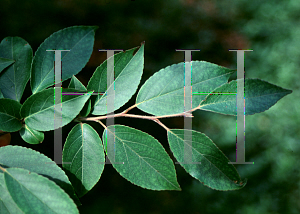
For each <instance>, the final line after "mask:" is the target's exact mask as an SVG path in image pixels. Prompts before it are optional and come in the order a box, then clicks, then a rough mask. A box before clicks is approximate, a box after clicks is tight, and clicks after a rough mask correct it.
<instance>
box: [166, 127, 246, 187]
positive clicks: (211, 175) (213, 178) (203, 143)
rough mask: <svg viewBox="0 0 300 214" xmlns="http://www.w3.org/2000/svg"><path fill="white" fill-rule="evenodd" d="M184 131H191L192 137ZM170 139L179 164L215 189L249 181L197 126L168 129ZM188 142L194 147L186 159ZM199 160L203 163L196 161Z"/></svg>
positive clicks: (188, 132) (241, 185) (241, 184)
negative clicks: (243, 179)
mask: <svg viewBox="0 0 300 214" xmlns="http://www.w3.org/2000/svg"><path fill="white" fill-rule="evenodd" d="M185 132H186V134H188V135H191V136H190V137H191V139H192V141H187V140H185V139H184V134H185ZM168 141H169V144H170V148H171V151H172V152H173V154H174V156H175V158H176V159H177V160H178V162H179V163H180V165H181V166H182V167H183V168H184V169H185V170H186V171H187V172H188V173H189V174H190V175H191V176H192V177H194V178H196V179H198V180H199V181H201V183H202V184H204V185H206V186H208V187H210V188H212V189H216V190H236V189H240V188H242V187H243V186H245V185H246V183H245V182H244V181H242V180H241V178H240V176H239V174H238V172H237V171H236V169H235V167H234V166H233V165H232V164H228V162H230V161H229V160H228V158H227V157H226V156H225V155H224V154H223V153H222V151H221V150H219V148H218V147H217V146H216V145H215V144H214V143H213V142H212V140H211V139H209V138H208V137H207V136H206V135H205V134H202V133H200V132H197V131H194V130H183V129H171V130H169V131H168ZM185 145H186V146H188V147H190V148H191V150H192V156H191V157H190V158H189V160H184V152H185V151H184V147H185ZM185 161H188V162H185ZM189 162H190V163H189ZM199 162H200V163H201V164H196V163H199Z"/></svg>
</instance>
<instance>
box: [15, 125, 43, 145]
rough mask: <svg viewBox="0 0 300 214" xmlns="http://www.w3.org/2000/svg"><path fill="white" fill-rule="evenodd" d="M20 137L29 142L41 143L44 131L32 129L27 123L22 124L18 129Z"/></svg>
mask: <svg viewBox="0 0 300 214" xmlns="http://www.w3.org/2000/svg"><path fill="white" fill-rule="evenodd" d="M19 133H20V135H21V137H22V139H23V140H24V141H25V142H27V143H30V144H39V143H42V142H43V140H44V133H43V132H39V131H37V130H34V129H32V128H30V127H29V126H28V125H26V124H25V125H24V127H22V128H21V130H20V131H19Z"/></svg>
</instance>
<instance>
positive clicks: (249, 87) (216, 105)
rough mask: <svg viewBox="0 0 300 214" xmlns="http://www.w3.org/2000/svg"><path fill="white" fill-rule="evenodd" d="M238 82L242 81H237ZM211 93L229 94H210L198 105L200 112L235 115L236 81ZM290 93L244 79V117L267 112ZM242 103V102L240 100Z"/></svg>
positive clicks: (265, 83) (286, 90)
mask: <svg viewBox="0 0 300 214" xmlns="http://www.w3.org/2000/svg"><path fill="white" fill-rule="evenodd" d="M238 81H243V80H242V79H239V80H238ZM213 93H232V95H231V94H210V95H208V96H207V98H206V100H204V101H203V102H202V103H201V104H200V109H201V110H207V111H212V112H217V113H221V114H227V115H235V116H236V115H237V103H236V95H235V93H237V81H236V80H233V81H231V82H229V83H226V84H224V85H222V86H220V87H219V88H216V89H215V90H214V91H213ZM290 93H292V91H291V90H288V89H284V88H281V87H279V86H276V85H273V84H271V83H268V82H266V81H264V80H260V79H245V115H251V114H255V113H260V112H263V111H266V110H268V109H269V108H270V107H271V106H273V105H274V104H275V103H276V102H277V101H278V100H280V99H281V98H282V97H284V96H286V95H288V94H290ZM242 102H243V103H244V100H242Z"/></svg>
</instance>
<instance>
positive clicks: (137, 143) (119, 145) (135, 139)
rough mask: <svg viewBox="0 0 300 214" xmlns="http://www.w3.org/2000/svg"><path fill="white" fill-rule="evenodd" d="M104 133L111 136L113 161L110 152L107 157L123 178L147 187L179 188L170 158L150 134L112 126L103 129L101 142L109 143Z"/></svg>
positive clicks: (155, 188) (154, 188) (160, 188)
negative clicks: (112, 137) (112, 139)
mask: <svg viewBox="0 0 300 214" xmlns="http://www.w3.org/2000/svg"><path fill="white" fill-rule="evenodd" d="M113 128H114V132H113ZM107 132H108V134H113V135H114V136H115V161H113V160H112V156H111V154H110V153H108V158H109V159H110V161H111V162H112V164H113V167H114V168H115V169H116V170H117V172H118V173H119V174H120V175H121V176H123V177H124V178H125V179H126V180H128V181H130V182H131V183H133V184H135V185H138V186H140V187H143V188H146V189H151V190H181V189H180V186H179V184H178V183H177V178H176V172H175V167H174V164H173V162H172V160H171V158H170V157H169V155H168V154H167V152H166V151H165V149H164V148H163V146H162V145H161V144H160V143H159V142H158V141H157V140H156V139H155V138H154V137H152V136H150V135H149V134H147V133H145V132H142V131H140V130H137V129H134V128H130V127H127V126H123V125H114V126H109V127H107V129H105V130H104V132H103V142H104V143H105V144H107V143H113V142H107V139H108V137H107ZM106 149H107V148H106ZM122 162H124V164H121V163H122Z"/></svg>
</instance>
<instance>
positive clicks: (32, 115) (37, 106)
mask: <svg viewBox="0 0 300 214" xmlns="http://www.w3.org/2000/svg"><path fill="white" fill-rule="evenodd" d="M62 91H63V92H78V90H75V89H62ZM90 96H91V93H88V94H84V95H63V96H62V100H61V103H62V107H61V112H62V115H58V113H57V112H56V116H57V117H58V118H59V119H61V120H62V126H65V125H67V124H68V123H70V122H71V121H72V120H73V119H74V118H75V117H76V116H77V115H78V114H79V112H80V111H81V109H82V108H83V106H84V104H85V103H86V101H87V100H88V99H89V97H90ZM21 115H22V116H23V118H25V123H26V124H27V125H28V126H30V127H31V128H33V129H35V130H38V131H49V130H54V129H57V128H59V127H54V88H49V89H46V90H43V91H41V92H39V93H36V94H33V95H31V96H30V97H29V98H28V99H27V100H26V101H25V102H24V104H23V106H22V108H21Z"/></svg>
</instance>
